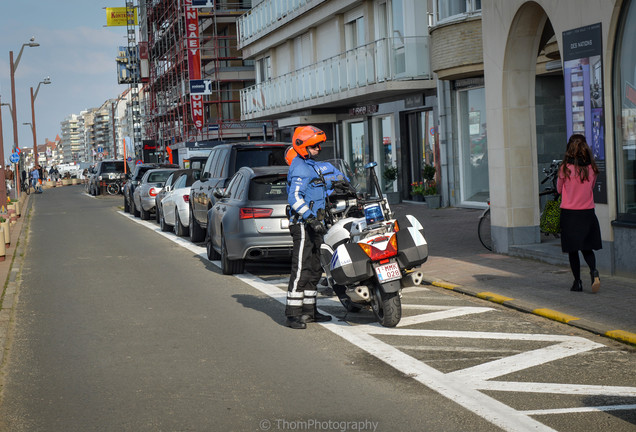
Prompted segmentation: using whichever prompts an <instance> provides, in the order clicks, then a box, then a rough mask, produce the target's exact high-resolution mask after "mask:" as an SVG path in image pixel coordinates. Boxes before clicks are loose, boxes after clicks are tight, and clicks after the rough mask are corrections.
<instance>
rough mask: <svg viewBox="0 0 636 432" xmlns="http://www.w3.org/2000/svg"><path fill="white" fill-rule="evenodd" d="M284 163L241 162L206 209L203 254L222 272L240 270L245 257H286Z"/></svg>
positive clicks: (288, 245) (289, 251)
mask: <svg viewBox="0 0 636 432" xmlns="http://www.w3.org/2000/svg"><path fill="white" fill-rule="evenodd" d="M288 170H289V167H287V166H268V167H256V168H248V167H243V168H241V169H240V170H238V172H237V173H236V174H235V175H234V177H232V179H231V180H230V182H229V184H228V186H227V188H226V189H221V188H216V189H215V190H214V194H215V196H216V197H217V198H218V199H217V201H216V203H214V206H212V209H210V212H209V216H208V217H209V222H208V235H207V239H206V247H207V252H208V258H209V259H219V258H220V259H221V270H222V271H223V274H234V273H243V270H244V267H245V261H246V260H247V261H256V260H263V259H277V260H279V259H290V258H291V255H292V248H293V241H292V237H291V236H290V235H289V218H288V216H287V171H288Z"/></svg>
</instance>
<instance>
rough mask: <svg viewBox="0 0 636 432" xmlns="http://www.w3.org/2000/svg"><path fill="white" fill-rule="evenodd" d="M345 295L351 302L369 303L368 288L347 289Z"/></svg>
mask: <svg viewBox="0 0 636 432" xmlns="http://www.w3.org/2000/svg"><path fill="white" fill-rule="evenodd" d="M347 295H348V296H349V298H350V299H351V301H353V302H366V301H369V296H370V294H369V288H367V287H366V286H363V285H361V286H357V287H355V288H347Z"/></svg>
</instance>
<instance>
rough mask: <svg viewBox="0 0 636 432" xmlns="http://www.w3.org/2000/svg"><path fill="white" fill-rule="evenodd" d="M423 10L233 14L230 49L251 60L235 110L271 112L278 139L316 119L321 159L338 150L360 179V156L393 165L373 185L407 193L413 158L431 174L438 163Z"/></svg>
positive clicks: (302, 0)
mask: <svg viewBox="0 0 636 432" xmlns="http://www.w3.org/2000/svg"><path fill="white" fill-rule="evenodd" d="M432 11H433V2H432V1H416V0H381V1H378V0H357V1H354V0H347V1H345V0H331V1H321V0H296V1H289V2H282V3H281V2H277V1H272V0H264V1H262V2H259V3H258V4H255V5H254V7H253V8H252V9H251V10H250V11H249V12H248V13H247V14H245V15H243V16H242V17H241V18H240V20H239V48H241V49H242V52H243V56H244V58H247V59H252V60H254V62H255V65H256V83H255V85H254V86H251V87H249V88H246V89H245V90H243V91H241V112H242V116H243V118H244V119H246V120H265V119H276V120H277V122H278V127H279V131H278V138H279V139H281V140H290V139H291V135H292V133H293V129H294V128H295V127H296V126H299V125H302V124H313V125H315V126H318V127H320V128H322V129H323V130H324V131H325V132H326V134H327V138H328V141H327V145H326V146H325V147H326V150H327V151H326V152H325V151H323V153H325V155H324V156H325V157H327V156H338V157H342V158H343V159H345V160H346V161H347V162H349V164H350V165H351V167H352V169H353V171H354V174H355V175H356V176H358V175H359V176H360V177H362V175H363V167H364V165H365V164H366V163H368V162H370V161H376V162H377V163H378V166H379V167H378V174H379V175H380V176H382V174H384V173H386V172H387V169H389V170H390V168H397V170H398V179H397V181H389V180H386V179H384V181H382V188H383V189H384V192H385V193H389V192H392V193H394V194H398V195H401V197H402V198H404V199H408V198H410V197H409V189H410V184H411V183H413V182H419V181H421V180H422V166H423V164H430V165H434V166H436V167H437V169H438V174H439V172H440V169H441V166H442V164H441V160H440V159H439V148H438V147H437V144H438V141H437V138H438V134H437V128H436V121H435V118H436V109H437V98H436V80H435V79H434V75H433V71H432V68H431V61H430V36H429V33H428V22H429V16H430V14H432ZM382 177H383V176H382ZM438 180H439V178H438ZM364 186H365V185H362V187H363V188H364Z"/></svg>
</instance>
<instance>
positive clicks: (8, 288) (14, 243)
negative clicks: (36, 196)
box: [0, 196, 31, 365]
mask: <svg viewBox="0 0 636 432" xmlns="http://www.w3.org/2000/svg"><path fill="white" fill-rule="evenodd" d="M30 199H31V197H29V196H27V197H26V199H24V200H23V201H21V202H22V205H21V207H20V214H21V216H20V217H19V218H18V220H17V222H16V223H15V224H14V225H12V226H11V229H10V233H11V243H10V245H9V246H8V247H6V249H5V260H4V261H2V262H0V284H1V285H0V365H2V362H3V360H4V355H5V354H6V348H7V343H8V341H7V338H8V331H9V323H10V320H11V312H12V309H13V305H14V303H15V296H16V294H17V284H18V283H17V281H16V278H17V276H18V273H19V271H20V265H21V264H22V260H21V255H22V254H24V249H25V240H26V235H25V234H26V233H24V232H22V231H23V228H24V222H25V220H26V219H27V217H28V212H29V211H30ZM14 258H15V259H14Z"/></svg>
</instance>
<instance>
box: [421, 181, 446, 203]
mask: <svg viewBox="0 0 636 432" xmlns="http://www.w3.org/2000/svg"><path fill="white" fill-rule="evenodd" d="M423 195H424V198H425V199H426V205H428V208H440V207H441V206H442V196H441V195H440V194H438V193H437V185H436V184H435V180H432V181H431V183H429V185H428V186H427V187H426V188H425V189H424V193H423Z"/></svg>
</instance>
